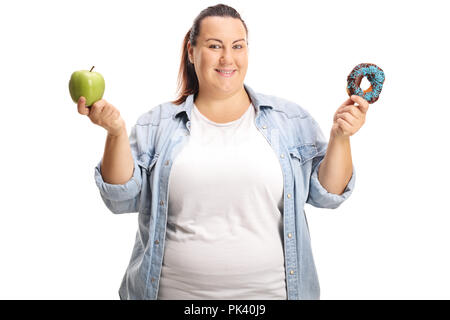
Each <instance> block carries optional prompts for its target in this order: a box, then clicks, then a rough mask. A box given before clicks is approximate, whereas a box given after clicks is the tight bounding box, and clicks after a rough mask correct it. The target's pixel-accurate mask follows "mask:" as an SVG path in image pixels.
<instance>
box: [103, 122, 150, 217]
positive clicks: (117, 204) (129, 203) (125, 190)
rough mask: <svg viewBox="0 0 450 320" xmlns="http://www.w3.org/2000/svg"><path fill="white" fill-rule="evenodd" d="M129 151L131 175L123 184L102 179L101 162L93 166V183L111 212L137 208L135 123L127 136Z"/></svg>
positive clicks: (139, 176)
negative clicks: (131, 158)
mask: <svg viewBox="0 0 450 320" xmlns="http://www.w3.org/2000/svg"><path fill="white" fill-rule="evenodd" d="M129 141H130V147H131V153H132V156H133V162H134V169H133V175H132V177H131V178H130V180H128V181H127V182H125V183H124V184H110V183H107V182H105V181H104V180H103V178H102V175H101V163H102V160H103V158H102V159H101V160H100V161H99V162H98V164H97V165H96V166H95V174H94V177H95V183H96V185H97V187H98V189H99V191H100V195H101V197H102V199H103V202H104V203H105V204H106V206H107V207H108V208H109V209H110V210H111V211H112V212H113V213H125V212H137V211H138V210H139V205H138V204H139V195H140V192H141V188H142V171H141V168H140V166H139V165H138V162H137V140H136V125H135V126H133V128H132V129H131V133H130V136H129Z"/></svg>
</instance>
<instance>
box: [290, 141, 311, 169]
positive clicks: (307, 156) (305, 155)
mask: <svg viewBox="0 0 450 320" xmlns="http://www.w3.org/2000/svg"><path fill="white" fill-rule="evenodd" d="M289 153H290V155H291V157H292V158H293V159H296V160H297V161H298V162H299V164H300V165H302V166H304V165H305V164H306V163H308V161H309V160H312V159H313V158H314V157H315V156H317V154H318V151H317V147H316V145H315V144H314V143H305V144H301V145H298V146H293V147H290V148H289Z"/></svg>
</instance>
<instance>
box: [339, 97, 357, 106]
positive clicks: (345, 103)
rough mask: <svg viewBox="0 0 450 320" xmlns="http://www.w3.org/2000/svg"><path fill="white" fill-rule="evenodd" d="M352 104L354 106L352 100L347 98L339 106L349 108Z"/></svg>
mask: <svg viewBox="0 0 450 320" xmlns="http://www.w3.org/2000/svg"><path fill="white" fill-rule="evenodd" d="M353 104H354V102H353V100H352V99H351V98H348V99H347V100H345V101H344V102H343V103H342V104H341V107H346V106H350V105H353Z"/></svg>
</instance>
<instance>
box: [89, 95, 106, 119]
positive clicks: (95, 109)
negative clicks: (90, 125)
mask: <svg viewBox="0 0 450 320" xmlns="http://www.w3.org/2000/svg"><path fill="white" fill-rule="evenodd" d="M105 104H106V101H105V100H99V101H96V102H95V103H93V104H92V106H91V110H90V112H89V117H90V118H91V119H98V118H100V114H101V113H102V111H103V109H104V108H105Z"/></svg>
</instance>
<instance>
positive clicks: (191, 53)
mask: <svg viewBox="0 0 450 320" xmlns="http://www.w3.org/2000/svg"><path fill="white" fill-rule="evenodd" d="M187 50H188V59H189V61H190V62H191V63H193V61H192V60H193V55H194V54H193V52H192V51H193V49H192V46H191V41H188V43H187Z"/></svg>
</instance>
